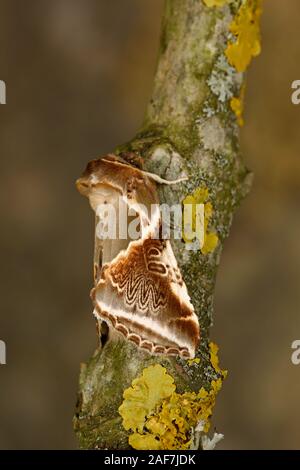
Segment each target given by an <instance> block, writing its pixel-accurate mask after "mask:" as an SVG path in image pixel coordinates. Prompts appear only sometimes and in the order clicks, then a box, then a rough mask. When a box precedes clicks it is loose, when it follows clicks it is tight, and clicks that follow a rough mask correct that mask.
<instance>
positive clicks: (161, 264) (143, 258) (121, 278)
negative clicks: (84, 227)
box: [93, 239, 200, 358]
mask: <svg viewBox="0 0 300 470" xmlns="http://www.w3.org/2000/svg"><path fill="white" fill-rule="evenodd" d="M93 297H94V303H95V311H96V316H97V317H98V318H99V319H104V320H106V321H108V323H109V324H110V325H111V326H113V327H114V328H115V329H116V330H117V331H118V332H120V333H121V334H122V335H123V336H124V337H125V338H127V339H128V340H129V341H132V342H134V343H135V344H136V345H137V346H139V347H140V348H142V349H147V350H148V351H150V352H152V353H161V354H167V355H181V356H182V357H186V358H189V357H194V355H195V350H196V347H197V345H198V342H199V335H200V332H199V324H198V319H197V316H196V314H195V312H194V309H193V306H192V304H191V302H190V298H189V296H188V292H187V289H186V286H185V284H184V282H183V280H182V277H181V274H180V271H179V269H178V266H177V262H176V259H175V256H174V254H173V250H172V247H171V244H170V242H169V241H167V240H166V241H163V240H153V239H140V240H138V241H133V242H131V243H130V245H129V246H128V248H127V250H126V251H125V250H124V251H122V252H121V253H119V255H118V256H117V257H116V258H115V259H114V260H113V261H112V262H111V263H110V264H107V265H106V266H104V267H103V271H102V274H101V278H100V280H99V282H98V285H97V287H96V288H95V289H94V293H93Z"/></svg>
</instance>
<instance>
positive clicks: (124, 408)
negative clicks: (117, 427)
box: [119, 364, 176, 431]
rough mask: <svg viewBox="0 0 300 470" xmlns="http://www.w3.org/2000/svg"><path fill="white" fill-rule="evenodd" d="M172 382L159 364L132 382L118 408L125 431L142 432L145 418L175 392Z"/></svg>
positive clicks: (146, 370) (145, 370)
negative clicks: (160, 402)
mask: <svg viewBox="0 0 300 470" xmlns="http://www.w3.org/2000/svg"><path fill="white" fill-rule="evenodd" d="M175 388H176V387H175V385H174V380H173V378H172V377H171V376H170V375H167V374H166V369H165V368H164V367H162V366H161V365H159V364H156V365H155V366H150V367H148V368H147V369H144V371H143V374H142V376H141V377H139V378H138V379H135V380H134V381H133V382H132V386H131V387H129V388H127V389H126V390H125V392H124V394H123V397H124V401H123V403H122V405H121V406H120V408H119V413H120V414H121V416H122V418H123V426H124V428H125V429H126V430H129V429H131V430H132V431H137V430H138V431H142V429H143V427H144V424H145V418H146V416H147V415H148V414H149V412H150V411H151V410H153V408H154V407H155V406H156V405H157V403H159V401H160V400H162V399H163V398H166V397H169V396H170V395H171V394H172V393H173V392H174V391H175Z"/></svg>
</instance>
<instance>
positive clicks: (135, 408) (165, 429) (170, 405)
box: [119, 365, 222, 450]
mask: <svg viewBox="0 0 300 470" xmlns="http://www.w3.org/2000/svg"><path fill="white" fill-rule="evenodd" d="M173 382H174V381H173V378H172V377H171V376H170V375H169V374H167V371H166V369H165V368H163V367H162V366H160V365H155V366H150V367H148V368H146V369H144V371H143V374H142V376H141V377H139V378H137V379H135V380H134V381H133V383H132V387H130V388H129V389H127V390H125V392H124V401H123V403H122V405H121V406H120V408H119V412H120V414H121V416H122V418H123V426H124V427H125V429H127V430H128V429H131V430H132V431H134V433H133V434H131V435H130V436H129V444H130V445H131V447H133V448H134V449H137V450H187V449H189V448H190V446H191V439H192V429H194V428H195V427H196V426H197V424H198V423H199V422H200V421H201V422H202V423H203V426H204V429H203V432H205V433H206V432H208V430H209V427H210V417H211V415H212V410H213V407H214V405H215V400H216V395H217V393H218V392H219V390H220V389H221V387H222V379H221V378H220V379H218V380H215V381H212V382H211V388H210V390H205V389H204V388H203V387H202V388H201V389H200V390H199V392H198V393H195V392H186V393H183V394H179V393H177V392H176V391H175V386H174V384H173ZM150 397H151V399H150ZM150 406H151V408H150ZM136 415H139V419H137V418H136Z"/></svg>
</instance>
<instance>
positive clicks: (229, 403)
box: [0, 0, 300, 449]
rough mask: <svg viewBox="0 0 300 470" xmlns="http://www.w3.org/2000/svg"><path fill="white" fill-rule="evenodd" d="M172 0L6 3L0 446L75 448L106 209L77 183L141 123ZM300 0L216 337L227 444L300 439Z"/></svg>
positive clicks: (258, 83) (274, 17)
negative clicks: (297, 349) (94, 204)
mask: <svg viewBox="0 0 300 470" xmlns="http://www.w3.org/2000/svg"><path fill="white" fill-rule="evenodd" d="M162 6H163V0H111V1H107V0H106V1H105V0H51V2H49V1H48V0H28V1H26V2H24V1H22V0H0V79H1V80H5V81H6V84H7V105H6V106H1V107H0V152H1V185H0V191H1V197H0V205H1V251H2V256H1V261H2V263H1V267H2V270H1V315H0V339H2V340H5V341H6V343H7V365H6V366H0V448H2V449H5V448H6V449H27V448H31V449H40V448H50V449H53V448H76V445H77V444H76V441H75V438H74V435H73V431H72V423H71V420H72V415H73V411H74V404H75V400H76V391H77V380H78V372H79V363H80V362H81V361H85V360H87V358H88V357H89V356H90V355H91V353H92V352H93V350H94V347H95V345H96V337H95V329H94V321H93V319H92V315H91V305H90V300H89V289H90V287H91V260H92V244H93V219H92V213H91V211H90V210H89V208H88V204H87V201H86V200H84V199H83V198H81V197H80V196H79V194H77V193H76V190H75V188H74V181H75V179H76V178H77V177H78V175H79V174H80V173H81V171H82V169H83V167H84V166H85V164H86V162H87V161H88V160H89V159H91V158H92V157H96V156H98V155H100V154H103V153H105V152H107V151H110V150H112V149H113V148H114V147H115V145H116V144H119V143H122V142H124V141H126V140H128V139H130V138H131V137H132V136H133V135H134V134H135V132H136V130H137V129H138V127H139V125H140V123H141V120H142V118H143V113H144V110H145V106H146V103H147V100H148V98H149V94H150V91H151V84H152V78H153V73H154V69H155V62H156V54H157V47H158V38H159V28H160V19H161V12H162ZM299 17H300V4H299V1H298V0H289V1H288V2H283V1H282V0H272V2H271V1H269V0H266V1H265V11H264V16H263V53H262V55H261V56H260V57H259V58H258V59H256V60H255V61H254V62H253V64H252V67H251V70H250V73H249V75H248V94H247V109H246V125H245V127H244V129H243V131H242V143H243V152H244V155H245V159H246V161H247V164H248V166H249V167H250V168H251V169H252V170H253V171H254V172H255V182H254V186H253V190H252V193H251V194H250V195H249V197H248V198H247V200H246V201H244V203H243V205H242V206H241V208H240V210H239V212H238V213H237V215H236V217H235V220H234V225H233V228H232V232H231V237H230V239H229V240H228V241H227V243H226V246H225V250H224V254H223V258H222V263H221V267H220V271H219V276H218V284H217V295H216V301H215V305H216V312H215V326H214V328H213V329H212V339H213V340H215V341H216V342H217V343H218V344H219V345H220V347H221V352H220V356H221V362H222V365H223V366H224V367H226V368H228V369H229V376H228V379H227V380H226V382H225V384H224V388H223V391H222V393H221V395H220V396H219V400H218V402H217V407H216V413H215V417H214V422H215V424H216V425H217V429H218V431H219V432H222V433H224V434H225V440H224V441H223V443H222V444H221V445H220V447H219V448H225V449H226V448H234V449H253V448H272V449H276V448H300V399H299V397H300V366H298V367H297V366H294V365H292V363H291V360H290V356H291V343H292V341H293V340H294V339H300V315H299V312H300V289H299V274H300V251H299V240H300V219H299V193H300V191H299V183H300V155H299V148H300V138H299V126H300V106H299V107H297V106H294V105H292V104H291V100H290V95H291V89H290V87H291V83H292V81H293V80H296V79H300V69H299V56H300V38H299V34H298V32H299Z"/></svg>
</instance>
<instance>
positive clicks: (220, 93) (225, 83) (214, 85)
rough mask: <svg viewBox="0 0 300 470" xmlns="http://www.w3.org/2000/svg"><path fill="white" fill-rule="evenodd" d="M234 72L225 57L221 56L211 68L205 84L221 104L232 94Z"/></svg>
mask: <svg viewBox="0 0 300 470" xmlns="http://www.w3.org/2000/svg"><path fill="white" fill-rule="evenodd" d="M235 79H236V70H235V69H234V68H233V67H232V66H231V65H230V64H229V63H228V62H227V59H226V57H225V56H224V55H223V54H221V55H220V56H219V57H218V58H217V60H216V62H215V64H214V67H213V70H212V73H211V74H210V77H209V78H208V80H207V84H208V86H209V88H210V90H211V91H212V93H213V94H214V95H216V96H217V98H218V100H219V101H221V103H225V102H226V101H228V100H229V99H230V98H232V96H233V94H234V85H235Z"/></svg>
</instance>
